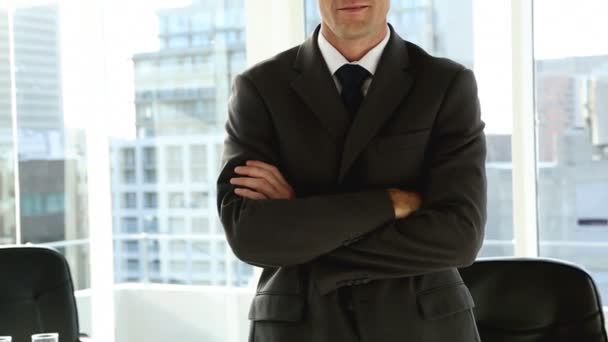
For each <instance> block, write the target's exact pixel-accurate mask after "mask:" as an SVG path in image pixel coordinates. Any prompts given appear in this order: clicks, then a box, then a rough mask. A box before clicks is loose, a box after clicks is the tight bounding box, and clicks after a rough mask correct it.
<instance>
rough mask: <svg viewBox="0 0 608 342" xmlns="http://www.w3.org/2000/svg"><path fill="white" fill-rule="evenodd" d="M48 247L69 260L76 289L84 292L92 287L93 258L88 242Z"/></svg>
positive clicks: (63, 243) (64, 243)
mask: <svg viewBox="0 0 608 342" xmlns="http://www.w3.org/2000/svg"><path fill="white" fill-rule="evenodd" d="M48 246H50V247H53V248H55V249H57V250H58V251H59V252H60V253H61V254H63V255H64V256H65V258H66V259H67V261H68V265H70V273H71V274H72V281H73V283H74V289H76V290H84V289H88V288H90V287H91V258H90V254H89V253H90V245H89V243H88V242H83V243H76V244H71V243H70V242H60V243H56V244H50V245H48Z"/></svg>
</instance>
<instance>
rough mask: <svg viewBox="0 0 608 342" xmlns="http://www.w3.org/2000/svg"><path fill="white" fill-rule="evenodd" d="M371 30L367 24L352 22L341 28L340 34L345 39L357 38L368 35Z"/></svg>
mask: <svg viewBox="0 0 608 342" xmlns="http://www.w3.org/2000/svg"><path fill="white" fill-rule="evenodd" d="M370 31H371V30H370V28H369V26H368V25H366V24H350V25H344V26H343V27H341V28H340V36H341V38H343V39H357V38H361V37H365V36H368V35H369V34H370Z"/></svg>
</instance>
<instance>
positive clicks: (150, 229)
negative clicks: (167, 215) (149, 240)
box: [143, 216, 158, 234]
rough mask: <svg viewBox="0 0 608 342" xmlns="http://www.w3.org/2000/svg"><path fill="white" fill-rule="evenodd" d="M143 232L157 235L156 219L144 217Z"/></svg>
mask: <svg viewBox="0 0 608 342" xmlns="http://www.w3.org/2000/svg"><path fill="white" fill-rule="evenodd" d="M143 223H144V232H146V233H150V234H157V233H158V217H154V216H146V217H144V221H143Z"/></svg>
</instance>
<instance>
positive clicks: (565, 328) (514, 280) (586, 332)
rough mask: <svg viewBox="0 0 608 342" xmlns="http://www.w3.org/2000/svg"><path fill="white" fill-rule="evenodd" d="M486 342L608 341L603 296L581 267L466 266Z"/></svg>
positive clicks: (543, 261) (539, 261)
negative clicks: (607, 339) (601, 296)
mask: <svg viewBox="0 0 608 342" xmlns="http://www.w3.org/2000/svg"><path fill="white" fill-rule="evenodd" d="M460 274H461V276H462V278H463V280H464V282H465V284H466V285H467V286H468V288H469V290H470V291H471V294H472V295H473V299H474V301H475V308H474V312H475V319H476V321H477V326H478V329H479V333H480V336H481V341H482V342H578V341H580V342H606V330H605V327H604V314H603V311H602V303H601V300H600V295H599V293H598V291H597V288H596V286H595V283H594V282H593V279H592V278H591V276H590V275H589V274H588V273H587V272H586V271H584V270H583V269H581V268H580V267H578V266H575V265H573V264H570V263H567V262H563V261H558V260H554V259H547V258H533V259H532V258H486V259H480V260H478V261H476V262H475V263H474V264H473V265H471V266H469V267H466V268H462V269H460Z"/></svg>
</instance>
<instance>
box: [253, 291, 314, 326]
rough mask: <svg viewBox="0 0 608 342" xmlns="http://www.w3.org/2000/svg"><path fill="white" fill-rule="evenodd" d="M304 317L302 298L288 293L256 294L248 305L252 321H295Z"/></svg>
mask: <svg viewBox="0 0 608 342" xmlns="http://www.w3.org/2000/svg"><path fill="white" fill-rule="evenodd" d="M303 317H304V298H303V297H301V296H299V295H288V294H284V295H283V294H256V295H255V297H253V301H252V302H251V306H250V307H249V319H250V320H253V321H262V320H269V321H287V322H297V321H301V320H302V319H303Z"/></svg>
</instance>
